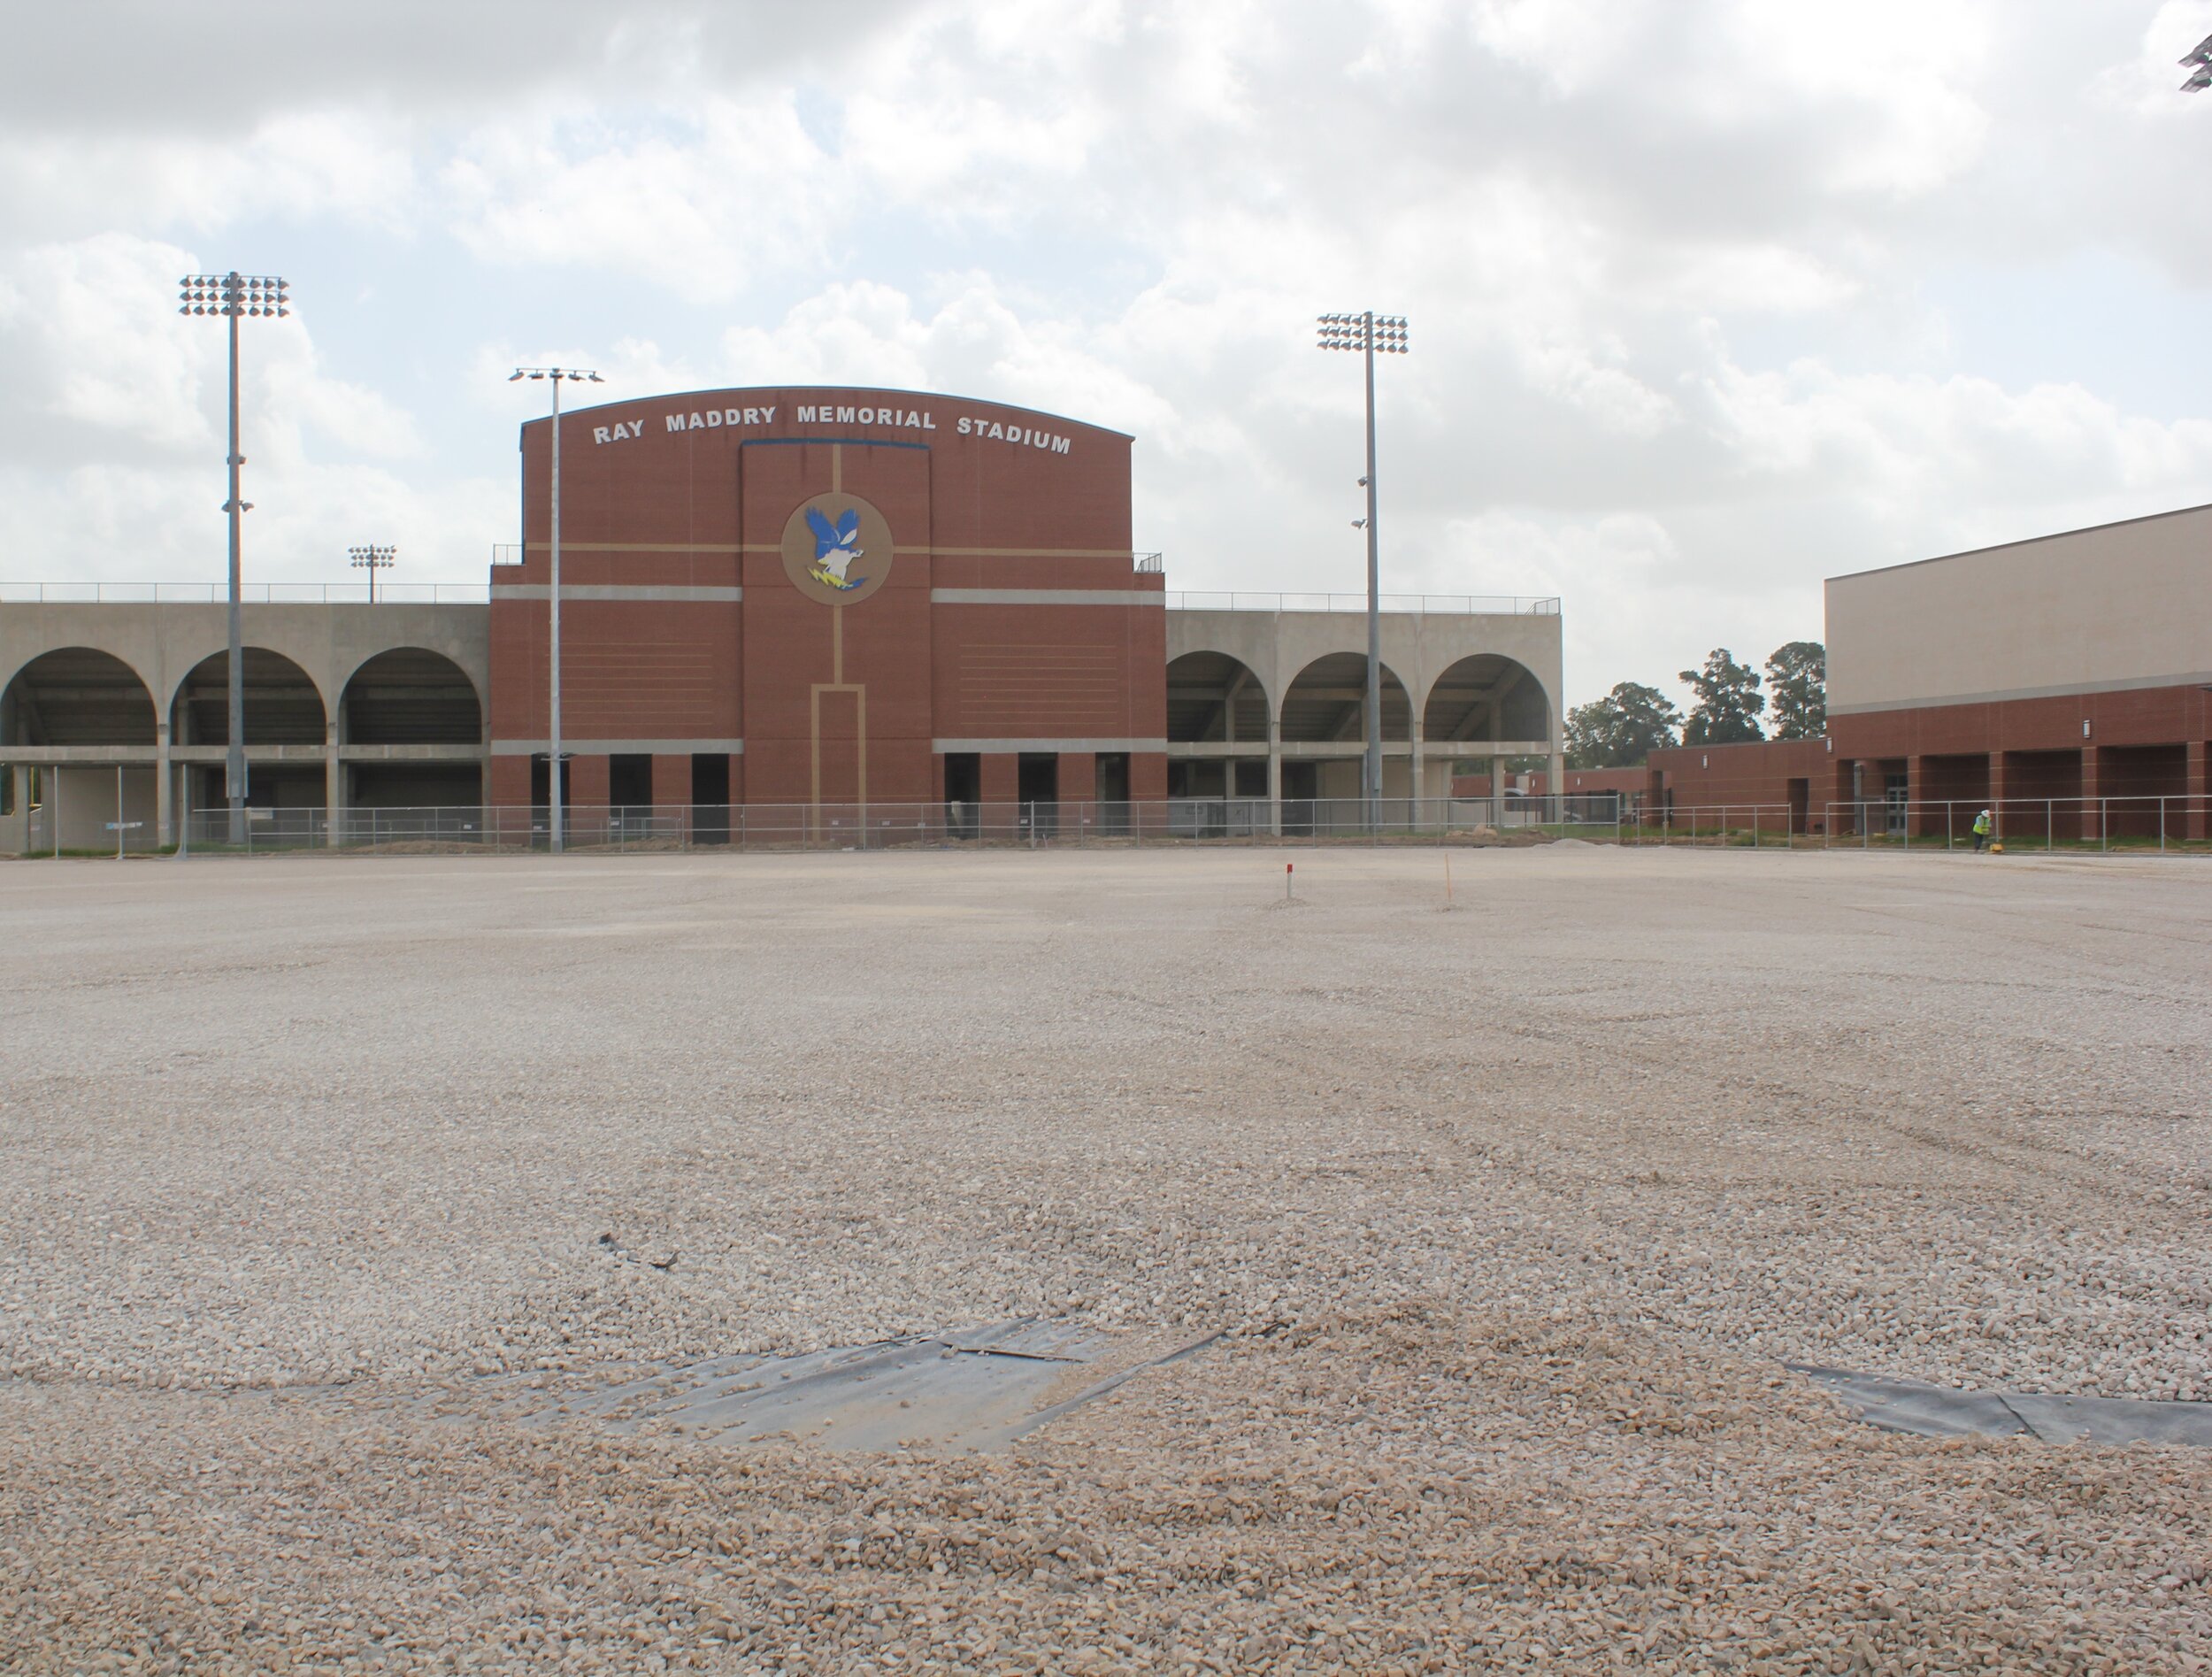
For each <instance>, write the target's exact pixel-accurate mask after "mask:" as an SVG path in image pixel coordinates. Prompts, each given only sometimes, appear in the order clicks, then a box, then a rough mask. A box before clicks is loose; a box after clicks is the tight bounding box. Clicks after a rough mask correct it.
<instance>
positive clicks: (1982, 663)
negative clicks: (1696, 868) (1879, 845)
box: [1647, 506, 2212, 839]
mask: <svg viewBox="0 0 2212 1677" xmlns="http://www.w3.org/2000/svg"><path fill="white" fill-rule="evenodd" d="M1826 618H1827V628H1826V639H1827V647H1828V733H1827V735H1826V737H1825V738H1824V739H1817V740H1802V741H1772V742H1757V743H1750V744H1740V745H1715V746H1678V747H1675V748H1672V749H1670V750H1664V751H1658V752H1655V753H1654V754H1653V755H1652V758H1651V763H1650V775H1649V781H1648V785H1647V802H1648V803H1649V804H1651V805H1652V806H1653V807H1654V808H1657V807H1659V806H1661V805H1663V804H1671V806H1673V807H1674V808H1676V809H1691V808H1699V809H1712V808H1716V807H1720V806H1725V805H1731V804H1733V805H1739V806H1741V805H1752V804H1757V805H1762V806H1765V807H1768V808H1774V807H1786V808H1787V809H1788V811H1789V812H1790V819H1791V825H1792V827H1793V830H1797V831H1801V832H1803V831H1822V830H1828V831H1838V830H1841V831H1857V830H1858V829H1859V827H1861V826H1862V825H1869V826H1871V825H1873V824H1875V823H1879V824H1880V826H1881V827H1883V828H1884V829H1886V830H1887V831H1890V832H1893V833H1900V834H1902V833H1910V834H1912V835H1914V836H1920V835H1927V834H1934V833H1941V832H1944V831H1946V830H1952V831H1963V830H1964V827H1963V826H1962V822H1965V823H1969V824H1970V820H1971V817H1972V814H1973V812H1975V811H1977V810H1978V809H1979V808H1981V807H1983V806H1988V807H1991V808H1993V809H1994V810H1996V811H1997V812H1998V817H1999V821H2000V825H2001V827H2013V828H2018V827H2023V826H2032V827H2035V828H2036V829H2037V830H2042V829H2044V828H2046V827H2047V828H2048V829H2049V830H2050V832H2051V833H2052V835H2053V836H2055V837H2059V838H2084V839H2097V838H2099V837H2101V836H2113V837H2122V836H2149V835H2152V834H2154V833H2155V832H2158V831H2160V830H2161V824H2163V830H2165V831H2166V832H2167V833H2168V835H2169V836H2172V837H2180V838H2187V839H2203V838H2205V837H2206V836H2207V818H2208V791H2212V788H2208V786H2207V773H2206V749H2207V740H2208V738H2212V704H2208V700H2212V506H2200V507H2191V508H2187V509H2185V510H2184V511H2181V512H2167V513H2161V514H2158V515H2155V516H2153V517H2149V518H2141V519H2127V520H2125V521H2124V522H2121V523H2117V524H2105V525H2099V526H2096V527H2093V528H2091V529H2085V530H2073V531H2069V532H2066V533H2064V534H2062V535H2047V536H2039V537H2036V538H2034V539H2032V540H2029V541H2025V542H2008V543H2006V544H2005V545H2003V546H2001V547H1992V548H1979V549H1976V550H1972V551H1970V552H1966V553H1955V554H1951V555H1948V556H1947V557H1945V558H1935V559H1924V560H1920V561H1918V562H1916V563H1913V564H1908V565H1891V566H1888V567H1886V568H1884V569H1881V570H1875V571H1862V572H1858V573H1854V574H1852V575H1848V576H1839V577H1832V578H1830V579H1829V581H1828V583H1827V587H1826Z"/></svg>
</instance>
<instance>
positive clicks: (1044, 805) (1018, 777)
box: [1014, 751, 1060, 836]
mask: <svg viewBox="0 0 2212 1677" xmlns="http://www.w3.org/2000/svg"><path fill="white" fill-rule="evenodd" d="M1014 796H1015V797H1016V798H1018V800H1019V801H1020V803H1021V806H1022V812H1021V819H1022V821H1023V823H1024V824H1025V826H1027V827H1030V830H1031V831H1032V832H1033V833H1034V834H1036V835H1039V836H1048V835H1051V834H1052V833H1054V832H1055V831H1056V830H1057V829H1058V826H1059V817H1060V758H1059V754H1058V753H1057V752H1054V751H1024V752H1023V753H1022V754H1021V755H1020V757H1019V758H1017V759H1016V766H1015V770H1014Z"/></svg>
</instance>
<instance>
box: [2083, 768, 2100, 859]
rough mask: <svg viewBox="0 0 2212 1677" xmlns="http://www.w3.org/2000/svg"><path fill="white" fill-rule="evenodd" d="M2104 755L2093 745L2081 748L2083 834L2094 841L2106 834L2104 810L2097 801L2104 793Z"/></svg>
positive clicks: (2088, 839) (2085, 837)
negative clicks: (2102, 760)
mask: <svg viewBox="0 0 2212 1677" xmlns="http://www.w3.org/2000/svg"><path fill="white" fill-rule="evenodd" d="M2103 756H2104V753H2103V752H2102V751H2101V750H2098V749H2097V747H2095V746H2093V745H2085V746H2083V747H2082V748H2081V796H2082V806H2081V835H2082V837H2083V838H2084V839H2085V840H2087V841H2089V842H2092V843H2093V842H2096V841H2097V840H2098V839H2100V838H2102V837H2103V836H2104V828H2103V826H2102V825H2101V816H2102V812H2101V811H2100V810H2099V809H2098V807H2097V804H2096V801H2095V800H2096V799H2098V798H2099V797H2101V796H2103V793H2104V765H2103V763H2102V762H2101V760H2100V759H2101V758H2103Z"/></svg>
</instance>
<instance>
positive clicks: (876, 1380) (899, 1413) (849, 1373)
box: [504, 1320, 1221, 1450]
mask: <svg viewBox="0 0 2212 1677" xmlns="http://www.w3.org/2000/svg"><path fill="white" fill-rule="evenodd" d="M1220 1337H1221V1335H1218V1334H1210V1335H1207V1336H1206V1337H1205V1338H1203V1339H1201V1340H1197V1341H1195V1342H1192V1343H1190V1344H1187V1345H1185V1346H1183V1347H1181V1348H1180V1349H1179V1350H1173V1351H1171V1352H1169V1353H1168V1354H1167V1355H1166V1356H1164V1357H1155V1358H1148V1359H1147V1360H1145V1361H1143V1362H1140V1363H1137V1364H1135V1365H1133V1366H1129V1367H1125V1368H1122V1369H1120V1370H1118V1371H1117V1372H1115V1373H1106V1374H1102V1375H1100V1374H1095V1373H1093V1374H1091V1375H1090V1376H1089V1377H1086V1371H1087V1369H1088V1368H1089V1365H1093V1364H1094V1363H1096V1362H1098V1361H1099V1360H1100V1359H1101V1358H1102V1357H1103V1356H1104V1355H1105V1353H1106V1352H1107V1350H1108V1349H1109V1342H1108V1341H1107V1340H1105V1339H1104V1338H1103V1337H1102V1336H1101V1335H1097V1334H1095V1333H1093V1332H1091V1331H1089V1330H1088V1329H1086V1328H1084V1327H1079V1326H1078V1325H1076V1324H1074V1323H1071V1322H1066V1321H1037V1320H1019V1321H1010V1322H994V1323H990V1324H988V1325H985V1326H979V1327H970V1328H966V1329H964V1330H956V1331H952V1332H948V1333H943V1334H918V1335H910V1336H907V1337H902V1338H899V1339H887V1340H883V1341H879V1342H877V1343H875V1344H872V1345H854V1346H846V1347H841V1348H840V1349H837V1350H826V1351H815V1352H811V1353H809V1354H806V1355H803V1356H795V1357H759V1356H739V1357H718V1358H711V1359H710V1360H708V1361H706V1362H703V1363H692V1364H688V1365H684V1366H682V1367H677V1368H668V1369H663V1370H661V1371H659V1372H657V1373H652V1374H649V1375H646V1376H644V1377H643V1378H641V1379H639V1380H634V1381H626V1382H625V1383H624V1384H622V1385H619V1386H608V1387H602V1388H600V1389H596V1390H593V1391H586V1392H568V1393H565V1394H562V1395H559V1396H553V1397H552V1398H550V1400H549V1399H548V1398H547V1396H543V1395H541V1394H539V1393H536V1392H528V1393H526V1394H524V1393H518V1395H517V1396H515V1397H514V1398H512V1399H511V1400H510V1401H509V1403H508V1404H506V1405H505V1406H504V1407H505V1409H506V1412H507V1413H509V1414H510V1415H511V1416H513V1417H514V1418H515V1419H523V1420H528V1421H535V1422H539V1423H544V1424H558V1423H561V1422H565V1421H590V1422H594V1423H596V1424H597V1425H599V1426H602V1427H606V1428H607V1429H608V1430H610V1431H612V1432H618V1433H620V1432H633V1431H635V1430H636V1429H637V1428H638V1427H641V1426H644V1425H651V1426H655V1427H674V1428H678V1429H680V1430H681V1431H682V1432H683V1433H684V1434H685V1435H687V1436H689V1437H692V1438H695V1439H697V1440H699V1441H701V1442H715V1443H726V1444H742V1443H749V1442H756V1441H758V1440H763V1439H769V1438H779V1437H781V1438H789V1439H793V1440H800V1439H803V1440H805V1441H806V1442H810V1443H815V1444H819V1445H821V1446H823V1447H824V1448H826V1449H830V1450H897V1449H901V1448H904V1447H914V1446H919V1447H924V1448H931V1449H937V1450H1002V1449H1004V1448H1005V1447H1006V1446H1007V1445H1009V1444H1010V1443H1011V1442H1014V1440H1016V1439H1018V1438H1020V1437H1023V1436H1024V1435H1026V1434H1028V1433H1031V1432H1033V1431H1034V1430H1035V1429H1036V1428H1038V1427H1042V1426H1045V1425H1047V1424H1048V1423H1049V1422H1051V1421H1053V1420H1056V1419H1058V1418H1059V1417H1061V1416H1062V1415H1064V1414H1066V1413H1068V1412H1070V1411H1071V1410H1073V1409H1076V1408H1079V1407H1080V1406H1081V1405H1082V1404H1087V1403H1089V1402H1090V1401H1091V1400H1092V1399H1093V1398H1095V1397H1102V1396H1104V1395H1105V1394H1106V1393H1108V1392H1110V1391H1111V1390H1113V1389H1114V1388H1115V1387H1117V1386H1118V1385H1120V1384H1121V1383H1122V1382H1123V1381H1126V1380H1128V1379H1130V1378H1131V1377H1132V1376H1133V1375H1135V1374H1138V1373H1142V1372H1143V1371H1144V1370H1146V1369H1148V1368H1158V1367H1161V1366H1163V1365H1166V1364H1169V1363H1173V1362H1178V1361H1179V1360H1181V1359H1182V1358H1186V1357H1189V1356H1191V1355H1193V1354H1194V1353H1195V1352H1197V1351H1200V1350H1204V1349H1205V1348H1206V1347H1207V1346H1209V1345H1210V1344H1212V1343H1213V1342H1215V1341H1216V1340H1217V1339H1219V1338H1220ZM504 1378H505V1379H506V1380H507V1381H509V1382H510V1383H511V1381H512V1377H504Z"/></svg>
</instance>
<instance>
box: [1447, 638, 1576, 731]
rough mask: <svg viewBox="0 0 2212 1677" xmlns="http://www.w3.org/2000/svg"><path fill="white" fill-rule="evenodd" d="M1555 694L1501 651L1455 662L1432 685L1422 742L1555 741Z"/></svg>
mask: <svg viewBox="0 0 2212 1677" xmlns="http://www.w3.org/2000/svg"><path fill="white" fill-rule="evenodd" d="M1553 719H1554V706H1553V704H1552V699H1551V695H1550V694H1549V693H1548V692H1547V691H1546V690H1545V688H1544V682H1543V680H1542V678H1541V677H1540V676H1539V675H1538V674H1537V673H1536V672H1535V671H1533V670H1532V669H1530V668H1529V666H1528V665H1525V664H1524V663H1522V662H1521V661H1520V660H1519V659H1518V658H1509V657H1508V656H1507V655H1506V654H1504V653H1502V652H1474V653H1470V654H1468V655H1467V656H1466V657H1463V658H1457V659H1455V660H1454V661H1453V662H1452V663H1451V664H1449V665H1447V666H1446V667H1445V668H1444V669H1443V670H1441V671H1440V672H1439V673H1438V674H1437V677H1436V679H1435V681H1432V682H1431V683H1430V685H1429V689H1428V693H1427V695H1426V696H1425V698H1424V700H1423V702H1422V705H1421V738H1422V742H1424V743H1425V744H1426V745H1428V746H1431V747H1433V748H1437V749H1440V750H1441V749H1445V748H1448V747H1450V746H1453V745H1459V744H1492V743H1497V742H1520V743H1523V744H1528V743H1533V742H1547V743H1548V742H1549V741H1550V740H1551V737H1552V724H1553Z"/></svg>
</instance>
